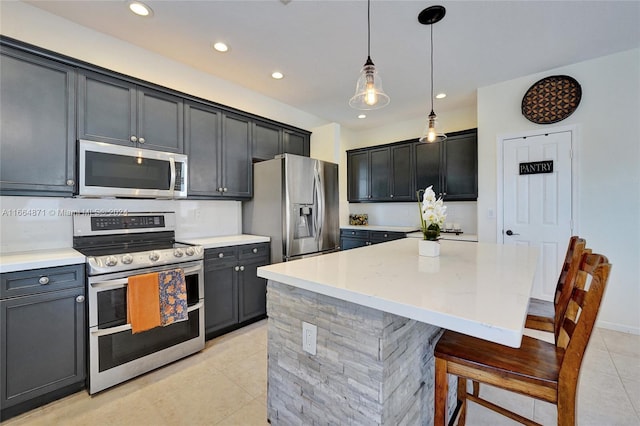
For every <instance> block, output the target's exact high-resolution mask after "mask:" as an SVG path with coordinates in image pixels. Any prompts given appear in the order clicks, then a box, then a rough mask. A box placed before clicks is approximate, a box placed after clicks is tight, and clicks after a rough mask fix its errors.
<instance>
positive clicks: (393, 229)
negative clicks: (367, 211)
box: [340, 225, 420, 232]
mask: <svg viewBox="0 0 640 426" xmlns="http://www.w3.org/2000/svg"><path fill="white" fill-rule="evenodd" d="M340 229H359V230H362V231H388V232H414V231H417V230H419V229H420V227H419V226H383V225H344V226H341V227H340Z"/></svg>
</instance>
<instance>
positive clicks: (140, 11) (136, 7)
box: [129, 1, 153, 16]
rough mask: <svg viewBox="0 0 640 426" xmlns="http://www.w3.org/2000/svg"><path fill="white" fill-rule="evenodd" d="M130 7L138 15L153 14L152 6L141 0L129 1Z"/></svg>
mask: <svg viewBox="0 0 640 426" xmlns="http://www.w3.org/2000/svg"><path fill="white" fill-rule="evenodd" d="M129 9H130V10H131V11H132V12H133V13H135V14H136V15H138V16H151V15H153V10H151V8H150V7H149V6H147V5H146V4H144V3H140V2H139V1H132V2H129Z"/></svg>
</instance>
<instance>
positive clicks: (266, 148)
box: [253, 121, 282, 160]
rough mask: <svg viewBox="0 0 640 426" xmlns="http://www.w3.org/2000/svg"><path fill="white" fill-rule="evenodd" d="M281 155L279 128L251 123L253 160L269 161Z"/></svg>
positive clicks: (280, 133) (280, 132)
mask: <svg viewBox="0 0 640 426" xmlns="http://www.w3.org/2000/svg"><path fill="white" fill-rule="evenodd" d="M280 153H282V131H281V129H280V128H279V127H277V126H274V125H271V124H267V123H261V122H259V121H257V122H255V123H253V158H254V159H257V160H271V159H272V158H274V157H275V156H276V155H278V154H280Z"/></svg>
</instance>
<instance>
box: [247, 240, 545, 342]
mask: <svg viewBox="0 0 640 426" xmlns="http://www.w3.org/2000/svg"><path fill="white" fill-rule="evenodd" d="M418 241H419V240H418V239H414V238H405V239H401V240H396V241H391V242H387V243H384V244H376V245H371V246H367V247H362V248H358V249H353V250H346V251H341V252H337V253H331V254H327V255H323V256H316V257H310V258H306V259H300V260H296V261H292V262H285V263H279V264H274V265H268V266H263V267H260V268H258V276H260V277H263V278H267V279H269V280H273V281H277V282H280V283H284V284H288V285H290V286H293V287H298V288H301V289H305V290H309V291H312V292H315V293H319V294H323V295H326V296H330V297H334V298H337V299H340V300H344V301H347V302H351V303H355V304H359V305H362V306H366V307H370V308H374V309H378V310H381V311H384V312H389V313H392V314H396V315H400V316H403V317H406V318H410V319H414V320H417V321H421V322H424V323H428V324H432V325H435V326H438V327H442V328H446V329H450V330H454V331H458V332H461V333H465V334H469V335H471V336H475V337H479V338H482V339H486V340H489V341H493V342H496V343H500V344H504V345H507V346H512V347H519V346H520V342H521V340H522V333H523V329H524V322H525V318H526V312H527V306H528V302H529V296H530V293H531V288H532V286H533V280H534V276H535V273H536V266H537V260H538V250H537V249H535V248H531V247H525V246H512V245H499V244H488V243H477V244H469V243H467V242H459V241H440V244H441V249H440V256H439V257H421V256H419V255H418Z"/></svg>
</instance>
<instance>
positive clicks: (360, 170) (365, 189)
mask: <svg viewBox="0 0 640 426" xmlns="http://www.w3.org/2000/svg"><path fill="white" fill-rule="evenodd" d="M412 148H413V145H412V144H411V143H403V144H399V145H392V146H383V147H372V148H364V149H358V150H353V151H348V152H347V173H348V177H347V180H348V186H347V188H348V194H347V196H348V199H349V201H355V202H357V201H411V200H413V199H414V196H415V194H414V193H415V191H414V189H413V188H414V177H413V159H412V158H413V157H412Z"/></svg>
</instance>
